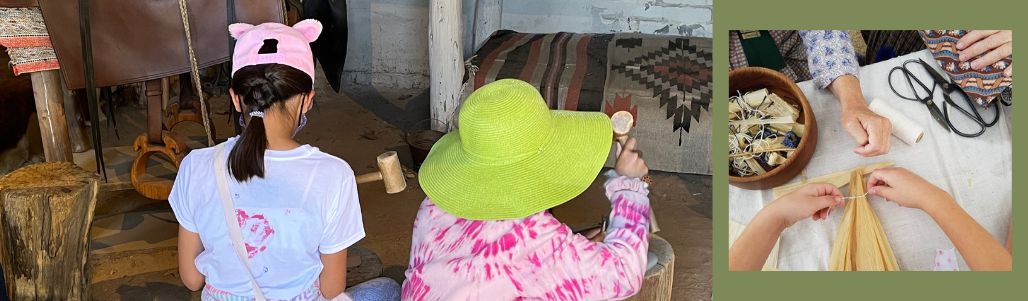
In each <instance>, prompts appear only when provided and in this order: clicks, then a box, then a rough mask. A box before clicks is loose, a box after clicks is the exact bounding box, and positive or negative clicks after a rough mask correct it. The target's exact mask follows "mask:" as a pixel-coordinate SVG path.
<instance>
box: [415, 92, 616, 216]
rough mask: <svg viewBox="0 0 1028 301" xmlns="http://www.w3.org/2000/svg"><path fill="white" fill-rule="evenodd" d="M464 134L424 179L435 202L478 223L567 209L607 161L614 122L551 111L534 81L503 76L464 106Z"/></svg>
mask: <svg viewBox="0 0 1028 301" xmlns="http://www.w3.org/2000/svg"><path fill="white" fill-rule="evenodd" d="M458 118H459V120H458V124H459V126H460V129H458V130H456V131H453V132H450V133H448V134H446V135H444V136H443V137H442V138H441V139H439V141H438V142H436V143H435V145H433V146H432V150H431V151H429V153H428V157H427V158H426V159H425V162H424V163H423V164H422V165H421V170H420V172H419V175H418V181H419V182H420V184H421V187H422V188H423V189H424V190H425V194H427V195H428V197H429V198H431V199H432V202H433V203H435V204H436V206H439V207H440V208H442V209H443V210H445V211H446V212H448V213H450V214H453V215H455V216H457V217H461V218H465V219H470V220H503V219H516V218H523V217H526V216H529V215H532V214H534V213H537V212H540V211H543V210H546V209H549V208H553V207H554V206H557V205H560V204H563V203H564V202H567V201H568V200H570V199H572V198H574V197H575V196H577V195H579V194H581V193H582V192H583V191H585V189H586V188H588V187H589V185H590V184H591V183H592V182H593V180H594V179H595V178H596V176H597V175H598V174H599V172H600V169H601V168H603V163H604V162H605V161H606V160H607V156H608V153H609V150H610V146H611V141H612V140H613V139H612V136H613V134H612V130H611V122H610V118H609V117H607V115H606V114H604V113H600V112H574V111H561V110H553V111H551V110H550V109H549V108H548V107H547V106H546V102H545V101H544V100H543V98H542V95H539V91H537V90H536V89H535V87H533V86H532V85H531V84H529V83H526V82H524V81H520V80H516V79H503V80H498V81H495V82H492V83H490V84H488V85H485V86H482V87H481V88H479V89H478V90H476V91H475V92H474V93H471V96H469V97H468V99H467V100H465V101H464V104H463V107H462V108H461V110H460V115H459V116H458Z"/></svg>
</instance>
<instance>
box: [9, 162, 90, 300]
mask: <svg viewBox="0 0 1028 301" xmlns="http://www.w3.org/2000/svg"><path fill="white" fill-rule="evenodd" d="M99 189H100V186H99V181H97V178H96V175H94V174H92V173H89V172H86V171H84V170H82V169H81V168H79V167H77V166H75V165H72V164H71V163H66V162H60V163H41V164H35V165H30V166H26V167H23V168H21V169H18V170H15V171H14V172H12V173H10V174H8V175H7V176H4V177H3V178H0V229H2V230H0V264H2V265H3V267H4V278H5V282H6V283H7V294H8V296H7V297H8V298H10V299H11V300H88V299H89V286H88V285H89V279H88V278H89V277H88V274H87V273H86V258H87V256H88V255H89V239H88V237H89V227H90V226H91V224H92V221H93V208H94V207H95V206H96V195H97V192H98V191H99Z"/></svg>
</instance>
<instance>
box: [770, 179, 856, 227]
mask: <svg viewBox="0 0 1028 301" xmlns="http://www.w3.org/2000/svg"><path fill="white" fill-rule="evenodd" d="M842 205H845V202H843V200H842V192H839V188H836V187H835V186H834V185H832V184H807V185H804V186H803V187H800V188H799V189H796V190H795V191H793V192H790V193H789V194H786V195H784V196H782V197H780V198H778V199H777V200H775V201H774V202H771V204H770V205H768V207H767V208H765V209H764V210H765V211H767V212H768V214H771V215H772V217H775V218H777V219H779V220H780V221H782V222H783V223H784V224H785V227H789V226H792V224H794V223H796V222H798V221H800V220H802V219H805V218H807V217H812V218H814V220H823V219H825V218H828V214H829V213H831V209H832V207H835V206H842Z"/></svg>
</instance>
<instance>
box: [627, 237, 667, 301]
mask: <svg viewBox="0 0 1028 301" xmlns="http://www.w3.org/2000/svg"><path fill="white" fill-rule="evenodd" d="M649 253H651V254H653V255H654V256H653V258H652V259H653V260H656V261H657V264H656V265H655V266H653V267H652V268H650V269H648V270H646V274H645V276H643V282H642V286H641V287H640V288H639V292H638V293H636V294H635V296H632V297H630V298H628V299H625V300H631V301H670V300H671V286H672V284H673V283H674V279H675V278H674V275H675V252H674V250H672V249H671V244H670V243H668V242H667V241H666V240H664V239H663V238H661V237H660V236H656V235H653V234H650V249H649Z"/></svg>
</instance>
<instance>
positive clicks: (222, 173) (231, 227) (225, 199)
mask: <svg viewBox="0 0 1028 301" xmlns="http://www.w3.org/2000/svg"><path fill="white" fill-rule="evenodd" d="M216 148H217V150H216V152H215V155H214V178H216V179H217V181H218V192H219V195H221V208H222V209H223V210H222V211H223V212H224V213H225V223H226V224H227V225H228V236H229V237H230V238H232V246H233V247H235V249H236V255H237V256H238V257H239V261H242V263H243V269H244V270H246V275H247V276H250V285H251V286H253V294H254V299H256V301H267V300H268V299H267V298H264V292H263V291H261V287H260V286H258V285H257V279H255V278H254V277H253V272H252V271H250V260H249V259H247V256H246V248H245V247H244V246H243V234H242V230H240V229H239V221H237V220H236V214H235V211H236V210H235V208H236V206H235V205H233V204H232V194H230V193H229V190H228V179H229V178H228V165H227V163H226V162H227V161H225V144H224V143H222V144H220V145H218V146H216Z"/></svg>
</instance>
